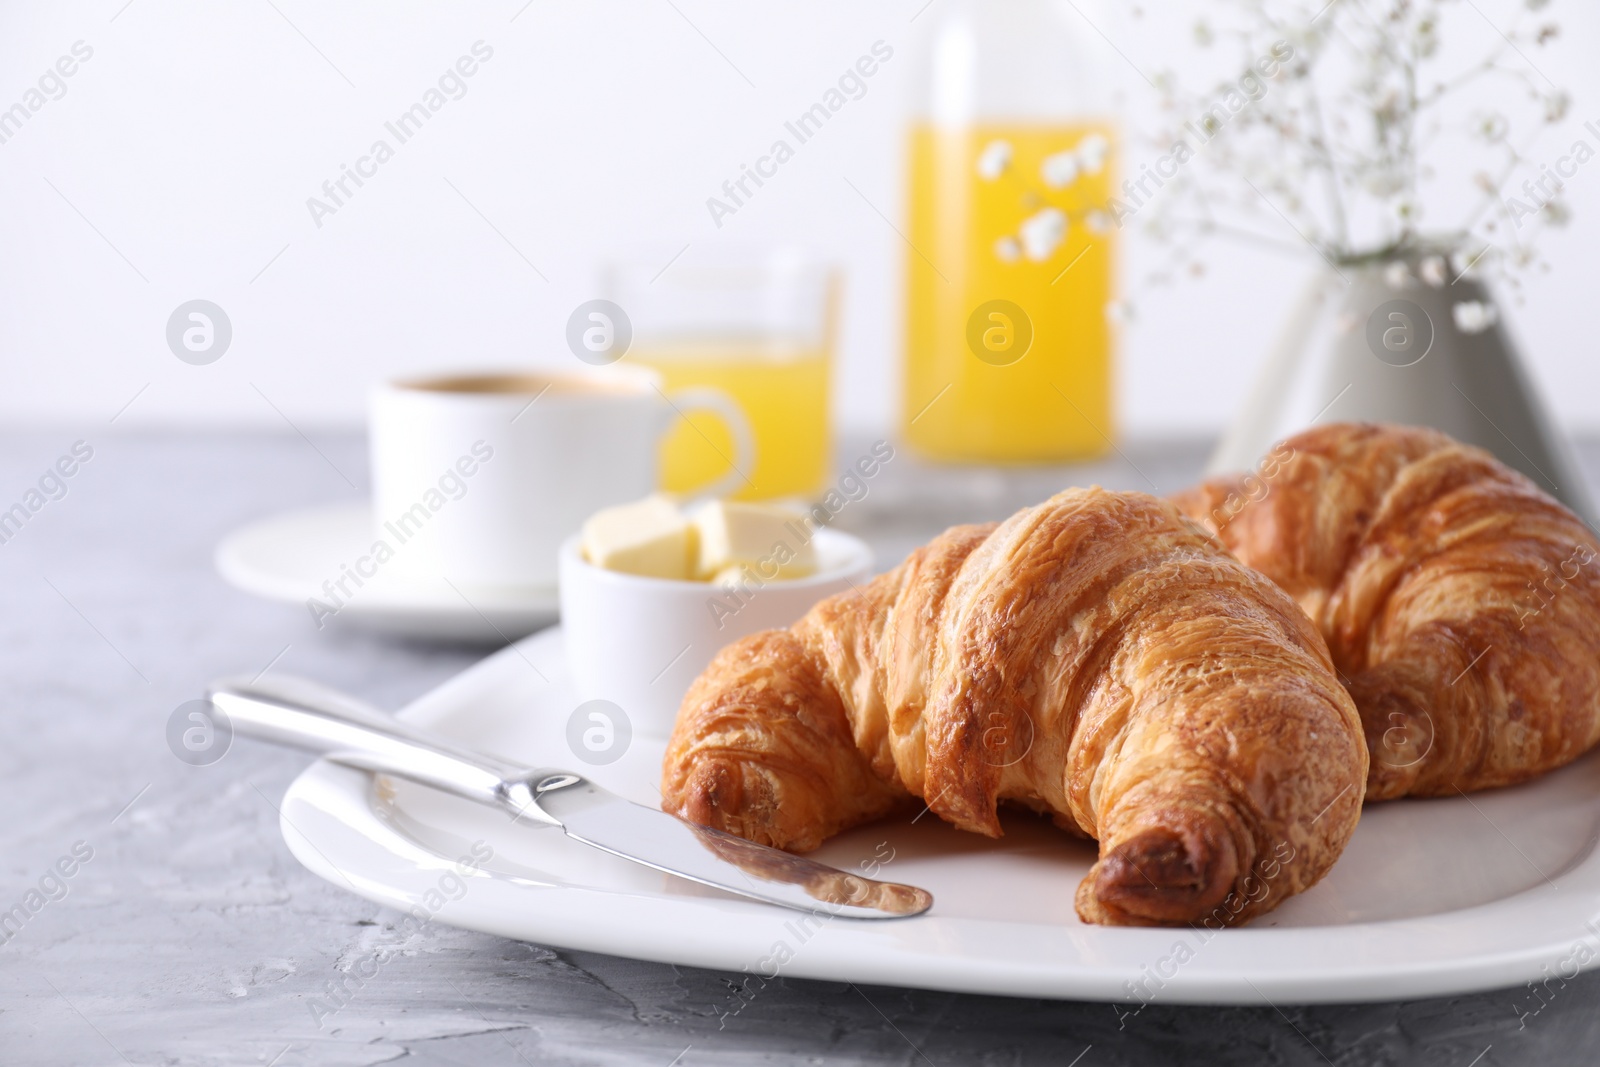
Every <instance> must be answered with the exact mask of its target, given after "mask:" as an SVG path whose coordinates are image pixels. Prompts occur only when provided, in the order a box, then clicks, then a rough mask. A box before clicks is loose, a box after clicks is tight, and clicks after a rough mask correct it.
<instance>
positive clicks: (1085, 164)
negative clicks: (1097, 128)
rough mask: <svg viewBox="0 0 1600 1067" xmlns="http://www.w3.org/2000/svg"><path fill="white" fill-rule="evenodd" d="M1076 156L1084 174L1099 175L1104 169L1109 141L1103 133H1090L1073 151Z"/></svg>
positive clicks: (1109, 147)
mask: <svg viewBox="0 0 1600 1067" xmlns="http://www.w3.org/2000/svg"><path fill="white" fill-rule="evenodd" d="M1073 151H1074V152H1076V153H1077V156H1078V166H1079V168H1080V169H1082V171H1083V173H1085V174H1099V173H1100V172H1101V171H1102V170H1104V169H1105V165H1106V154H1107V153H1108V152H1110V151H1111V141H1110V139H1109V138H1107V137H1106V135H1105V134H1103V133H1091V134H1090V135H1089V136H1087V137H1085V138H1084V139H1083V140H1081V141H1079V142H1078V147H1077V148H1076V149H1074V150H1073Z"/></svg>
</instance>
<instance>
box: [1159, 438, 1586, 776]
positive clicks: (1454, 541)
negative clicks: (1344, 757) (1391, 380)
mask: <svg viewBox="0 0 1600 1067" xmlns="http://www.w3.org/2000/svg"><path fill="white" fill-rule="evenodd" d="M1174 499H1175V500H1176V502H1177V503H1178V504H1179V506H1180V507H1182V508H1183V510H1184V511H1185V512H1187V513H1188V514H1189V515H1190V516H1191V517H1192V518H1194V519H1195V520H1196V521H1197V522H1200V523H1201V524H1203V525H1205V526H1206V527H1207V528H1208V529H1210V530H1211V531H1213V532H1214V533H1215V534H1216V535H1217V536H1218V537H1219V538H1220V539H1221V540H1222V542H1223V543H1224V544H1225V545H1226V546H1227V548H1228V549H1229V550H1231V551H1232V552H1233V553H1234V554H1235V555H1236V556H1237V557H1238V558H1239V559H1240V560H1242V561H1243V562H1244V563H1246V564H1248V565H1250V566H1251V567H1254V568H1256V569H1257V570H1259V571H1261V572H1263V573H1264V574H1266V575H1267V576H1268V577H1270V578H1271V579H1272V580H1273V581H1275V582H1276V583H1278V584H1279V585H1280V586H1282V587H1283V588H1284V589H1285V590H1286V591H1288V592H1289V594H1290V595H1292V596H1294V597H1295V598H1296V600H1298V601H1299V603H1300V604H1301V606H1302V607H1303V608H1304V609H1305V611H1306V613H1307V614H1308V615H1309V616H1310V617H1311V619H1312V620H1313V621H1314V622H1315V623H1316V625H1317V627H1318V629H1319V630H1320V631H1321V633H1322V635H1323V636H1324V637H1325V638H1326V639H1327V642H1328V646H1329V649H1330V651H1331V653H1332V655H1333V661H1334V665H1335V667H1336V668H1337V670H1338V671H1339V672H1340V675H1341V677H1342V678H1343V679H1344V680H1345V681H1346V683H1347V684H1348V686H1349V688H1350V693H1351V695H1352V696H1353V697H1354V698H1355V702H1356V705H1357V707H1358V708H1359V709H1360V712H1361V717H1362V720H1363V723H1364V727H1365V731H1366V737H1367V743H1368V745H1369V747H1370V749H1371V754H1372V761H1371V771H1370V777H1369V779H1368V782H1367V798H1368V799H1371V800H1383V799H1388V798H1393V797H1400V796H1405V795H1408V794H1413V795H1423V796H1439V795H1447V796H1448V795H1454V794H1455V793H1456V792H1458V791H1460V792H1470V791H1471V790H1474V789H1486V788H1489V787H1492V786H1502V785H1510V784H1512V783H1514V782H1520V781H1523V780H1525V779H1528V778H1532V777H1534V776H1535V775H1538V774H1542V773H1544V772H1545V771H1548V770H1551V769H1552V768H1555V767H1559V766H1562V765H1563V764H1566V763H1568V762H1570V761H1571V760H1573V759H1576V758H1577V757H1578V756H1579V755H1581V754H1582V753H1584V752H1586V751H1588V750H1589V749H1590V748H1591V747H1592V746H1593V745H1594V744H1595V743H1596V741H1597V740H1600V655H1597V653H1600V542H1597V541H1596V539H1595V536H1594V534H1593V532H1592V531H1590V530H1589V528H1588V527H1587V526H1585V525H1584V523H1583V522H1582V520H1580V519H1579V518H1578V517H1577V516H1576V515H1574V514H1573V513H1572V512H1571V511H1569V510H1567V509H1566V508H1565V507H1563V506H1562V505H1561V504H1559V503H1557V502H1556V501H1555V500H1554V499H1552V498H1551V497H1549V496H1547V495H1546V494H1545V493H1544V492H1542V491H1541V490H1540V489H1539V488H1538V486H1536V485H1535V484H1534V483H1533V482H1531V481H1530V480H1529V479H1527V478H1525V477H1524V476H1522V475H1521V474H1518V473H1517V472H1515V471H1513V470H1511V469H1510V468H1509V467H1507V466H1505V465H1504V464H1502V463H1500V462H1499V461H1498V460H1496V459H1495V458H1494V457H1493V456H1491V455H1489V453H1487V452H1484V451H1482V450H1481V449H1477V448H1471V447H1468V446H1466V445H1463V444H1461V443H1459V442H1457V441H1455V440H1453V439H1452V438H1450V437H1448V436H1446V435H1445V434H1442V433H1439V432H1437V431H1435V430H1425V429H1417V428H1411V427H1398V426H1379V425H1368V424H1354V423H1343V424H1334V425H1329V426H1323V427H1318V428H1316V429H1314V430H1310V431H1307V432H1306V433H1303V434H1300V435H1298V436H1295V437H1291V438H1289V439H1288V440H1287V441H1285V442H1283V443H1282V444H1281V445H1279V446H1278V447H1277V448H1276V449H1275V450H1274V451H1273V453H1272V455H1271V456H1269V457H1268V459H1267V460H1266V461H1264V466H1263V467H1262V468H1261V470H1260V471H1258V472H1254V473H1252V474H1249V475H1240V476H1232V477H1226V478H1219V479H1216V480H1214V481H1211V482H1207V483H1206V484H1204V485H1201V486H1199V487H1197V488H1195V489H1191V490H1189V491H1187V492H1185V493H1182V494H1179V495H1178V496H1177V497H1176V498H1174Z"/></svg>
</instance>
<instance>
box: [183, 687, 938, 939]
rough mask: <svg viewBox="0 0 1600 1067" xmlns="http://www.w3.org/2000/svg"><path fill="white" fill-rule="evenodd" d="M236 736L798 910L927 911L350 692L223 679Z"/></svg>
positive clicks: (891, 914) (891, 891)
mask: <svg viewBox="0 0 1600 1067" xmlns="http://www.w3.org/2000/svg"><path fill="white" fill-rule="evenodd" d="M207 698H208V699H209V700H210V701H211V703H212V705H213V706H215V707H216V708H217V709H218V710H220V711H221V712H222V713H223V714H224V715H225V716H226V717H227V719H228V721H229V723H230V724H231V726H232V728H233V730H234V731H235V732H236V733H239V734H244V735H247V736H250V737H256V738H260V739H261V740H265V741H272V742H275V743H277V744H282V745H291V746H293V747H296V748H303V749H309V750H310V751H313V752H317V753H320V754H322V755H323V756H325V757H326V758H327V759H329V760H331V761H333V762H334V763H340V764H343V765H345V766H347V767H356V768H359V769H361V770H365V771H372V772H374V773H377V774H389V775H394V776H395V777H397V778H405V779H408V780H410V781H413V782H420V783H421V784H423V785H427V786H432V787H433V788H435V789H439V790H443V791H444V792H446V793H451V794H454V795H455V796H459V797H465V798H466V799H467V800H475V801H477V802H479V803H480V804H488V805H490V806H492V807H497V808H500V809H501V810H502V811H505V812H507V813H508V814H509V815H511V817H512V820H513V821H514V822H519V823H527V824H529V825H532V826H543V827H554V828H559V829H560V830H561V831H562V832H564V833H565V834H566V835H567V836H568V837H570V838H572V839H573V840H574V841H581V842H582V843H584V844H586V845H591V846H593V847H594V848H598V849H600V850H602V851H604V852H609V853H611V854H612V855H614V856H620V857H622V858H623V859H626V860H632V861H633V862H635V863H642V864H644V865H645V866H646V867H653V868H655V869H656V870H658V871H665V872H666V873H668V874H674V875H677V876H678V877H680V878H687V879H689V880H690V881H694V882H700V883H701V884H703V885H708V886H712V887H714V888H716V889H722V890H725V891H727V892H729V893H737V894H738V895H740V896H742V897H749V898H751V899H754V900H760V901H764V902H766V903H768V904H778V905H782V906H783V907H786V908H795V909H797V910H800V911H809V912H820V913H822V914H826V915H838V916H843V917H847V918H852V919H899V918H905V917H907V916H910V915H920V914H921V913H923V912H925V911H927V910H928V908H929V907H931V906H932V904H933V897H932V895H931V894H929V893H928V892H927V891H926V890H924V889H918V888H917V887H915V886H909V885H900V884H897V883H894V882H880V881H876V880H874V879H871V878H865V877H862V876H861V875H857V874H851V873H849V872H848V871H841V870H839V869H837V868H835V867H829V866H827V865H825V864H821V863H817V862H815V861H813V860H808V859H805V858H803V857H800V856H794V855H791V854H790V853H787V852H783V851H780V850H778V849H775V848H767V847H766V846H764V845H757V844H754V843H752V842H749V841H746V840H744V839H743V838H739V837H734V836H733V835H731V834H726V833H723V832H722V831H720V830H713V829H710V828H709V827H705V826H698V825H696V824H694V823H691V822H688V821H687V820H684V819H680V818H678V817H677V816H676V815H670V814H668V813H666V812H664V811H657V810H656V809H654V808H647V807H645V806H643V805H642V804H635V803H633V802H632V801H629V800H624V799H623V798H621V797H619V796H617V795H616V794H614V793H611V792H608V791H607V790H605V789H602V788H601V787H600V786H598V785H596V784H595V783H593V782H591V781H589V779H587V778H585V777H583V776H582V775H580V774H574V773H573V772H571V771H565V770H558V769H553V768H545V769H542V770H535V769H532V768H528V767H520V766H517V765H515V764H511V763H506V762H504V761H501V760H498V759H494V758H491V757H489V756H484V755H481V754H479V753H476V752H471V751H469V750H467V749H464V748H461V747H459V746H457V745H454V744H452V743H451V742H449V741H445V740H443V739H442V738H439V737H436V736H433V735H431V734H428V733H427V732H425V731H423V730H418V729H415V728H414V727H411V726H409V725H407V724H405V723H402V722H400V721H399V720H398V719H395V718H393V717H392V716H389V715H385V714H384V713H383V712H381V711H379V710H377V709H376V708H373V707H371V706H369V705H366V704H363V703H362V702H360V701H358V700H355V699H353V698H351V697H347V696H344V695H343V694H340V693H337V692H334V691H333V690H331V689H327V688H325V687H323V686H320V685H317V684H315V683H312V682H307V681H302V680H300V679H290V678H281V677H279V678H273V679H269V680H264V681H248V680H244V679H224V680H222V681H220V682H217V683H215V684H213V685H212V686H211V688H210V690H209V691H208V693H207Z"/></svg>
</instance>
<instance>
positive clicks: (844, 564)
mask: <svg viewBox="0 0 1600 1067" xmlns="http://www.w3.org/2000/svg"><path fill="white" fill-rule="evenodd" d="M807 536H808V537H809V538H810V540H811V544H812V546H813V548H814V549H815V551H816V555H817V571H816V573H815V574H812V575H810V576H809V577H805V578H790V579H778V580H774V581H771V582H764V583H762V582H757V583H755V584H754V585H752V586H749V587H747V588H745V589H743V590H739V591H732V590H728V589H724V588H721V587H719V586H717V585H714V584H712V583H711V582H691V581H678V580H675V579H670V578H647V577H643V576H640V575H637V574H623V573H620V572H617V571H608V570H605V569H603V568H601V567H596V566H595V565H594V564H592V563H590V562H589V561H587V560H586V559H584V558H583V552H582V551H581V549H580V546H579V538H577V537H571V538H568V539H567V541H566V543H565V544H563V545H562V546H561V634H562V640H563V641H564V642H565V645H566V653H567V665H568V667H569V668H570V669H571V671H572V681H573V686H574V688H575V689H576V690H577V694H578V697H579V698H580V699H582V700H607V701H610V702H611V703H613V704H616V705H617V706H618V707H619V708H621V709H622V711H623V713H624V714H626V715H627V716H628V720H629V722H630V723H631V724H632V727H633V730H634V732H635V733H637V734H640V735H645V736H651V737H658V738H659V737H665V736H666V735H667V734H669V733H671V732H672V724H673V722H674V720H675V719H676V717H677V714H678V705H679V704H680V703H681V702H682V701H683V695H684V693H686V692H687V691H688V689H689V685H690V683H692V682H693V681H694V680H695V678H696V677H697V676H698V675H699V674H700V672H701V671H703V670H705V668H706V665H707V664H709V663H710V662H711V659H712V657H713V656H715V655H716V654H717V652H718V651H720V650H721V649H722V648H723V647H724V646H725V645H729V644H732V643H733V642H734V641H737V640H738V639H739V638H741V637H744V636H746V635H748V634H753V633H755V632H757V631H759V630H769V629H773V628H775V627H781V626H788V625H789V624H790V623H793V622H794V621H796V620H797V619H799V618H800V616H802V615H804V614H805V613H806V612H807V611H808V610H809V609H810V608H811V606H812V605H813V604H815V603H817V601H819V600H822V599H824V598H826V597H830V596H832V595H834V594H835V593H843V592H846V591H847V590H850V589H854V588H859V587H860V586H861V585H862V584H863V583H864V582H866V580H867V578H868V576H869V575H870V574H871V573H872V549H871V548H870V547H869V546H868V545H867V543H866V542H865V541H862V540H861V539H860V538H858V537H853V536H851V535H850V534H847V533H843V532H842V531H838V530H829V529H821V530H816V531H813V532H811V533H809V534H808V535H807Z"/></svg>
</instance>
